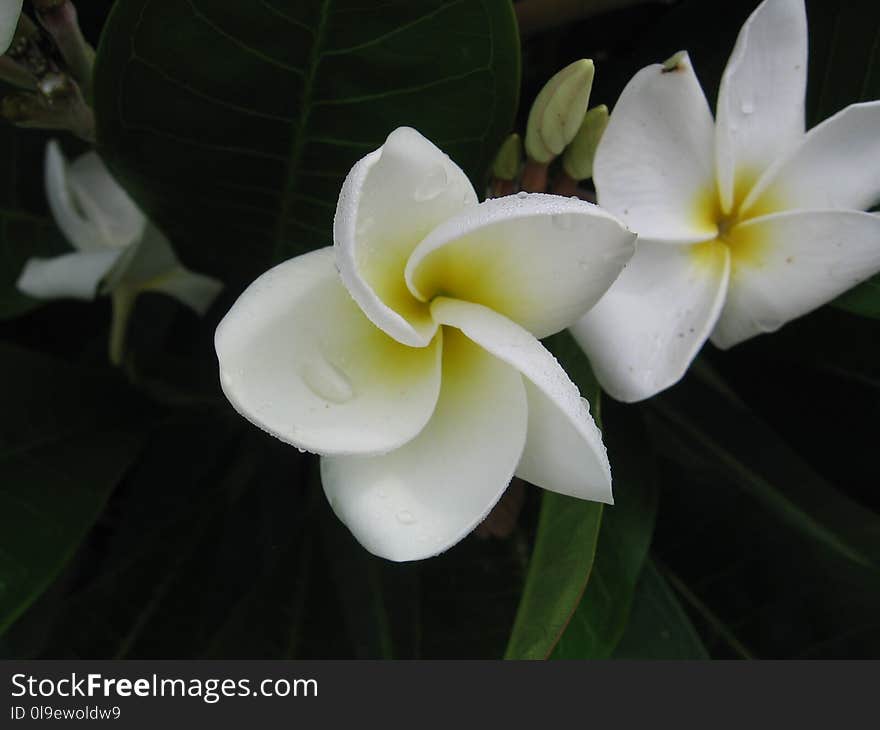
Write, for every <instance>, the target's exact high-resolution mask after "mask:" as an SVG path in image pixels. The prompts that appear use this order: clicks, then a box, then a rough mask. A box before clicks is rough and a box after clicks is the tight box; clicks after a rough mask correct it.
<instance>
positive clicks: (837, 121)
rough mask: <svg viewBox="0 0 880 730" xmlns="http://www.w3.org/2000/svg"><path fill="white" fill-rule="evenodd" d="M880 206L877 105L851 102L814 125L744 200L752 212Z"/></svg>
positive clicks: (879, 116) (879, 119) (879, 108)
mask: <svg viewBox="0 0 880 730" xmlns="http://www.w3.org/2000/svg"><path fill="white" fill-rule="evenodd" d="M878 202H880V101H872V102H868V103H866V104H853V105H852V106H848V107H847V108H846V109H844V110H843V111H840V112H838V113H837V114H835V115H834V116H833V117H829V118H828V119H826V120H825V121H824V122H822V123H821V124H819V125H817V126H816V127H813V129H811V130H810V131H809V132H808V133H807V135H806V136H805V137H804V138H803V141H802V143H801V144H800V146H798V147H797V148H795V149H794V150H793V151H792V152H791V153H790V154H789V155H788V156H786V157H783V158H780V159H779V160H778V162H776V163H775V164H774V165H773V166H772V167H771V168H770V169H768V170H767V172H766V174H765V175H764V176H763V177H762V178H761V181H760V182H759V183H758V185H757V186H756V187H755V189H754V190H753V191H752V192H751V193H750V194H749V197H748V198H747V199H746V202H745V204H744V205H743V209H744V210H746V209H752V210H753V214H754V213H760V212H766V213H769V212H773V211H782V210H795V209H810V208H813V209H829V208H837V209H842V210H867V209H868V208H871V207H873V206H874V205H876V204H877V203H878Z"/></svg>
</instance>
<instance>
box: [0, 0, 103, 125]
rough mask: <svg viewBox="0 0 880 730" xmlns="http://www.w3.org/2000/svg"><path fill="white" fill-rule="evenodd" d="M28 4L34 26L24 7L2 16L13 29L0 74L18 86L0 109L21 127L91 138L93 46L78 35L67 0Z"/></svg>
mask: <svg viewBox="0 0 880 730" xmlns="http://www.w3.org/2000/svg"><path fill="white" fill-rule="evenodd" d="M32 4H33V8H34V11H35V15H36V17H37V19H38V20H39V22H40V25H39V26H38V25H37V24H36V23H34V22H33V21H32V20H31V19H30V18H29V17H28V16H27V15H26V14H25V13H24V12H21V13H20V15H19V16H18V17H17V18H16V17H10V18H6V19H5V20H6V22H7V23H9V24H10V26H11V27H10V28H9V29H8V30H10V31H11V30H12V28H14V35H12V34H11V33H10V35H11V39H10V41H9V47H8V49H7V50H6V52H5V55H3V56H2V57H0V80H2V81H4V82H6V83H7V84H10V85H12V86H13V87H16V89H18V90H17V91H13V92H11V93H9V94H6V96H4V97H3V100H2V103H0V115H2V116H3V117H4V118H5V119H7V120H9V121H10V122H12V123H13V124H16V125H18V126H21V127H34V128H38V129H62V130H67V131H70V132H73V133H74V134H76V135H78V136H79V137H81V138H83V139H85V140H87V141H90V142H93V141H94V137H95V121H94V114H93V112H92V109H91V107H90V105H89V103H88V101H87V99H88V96H89V94H90V93H91V81H92V69H93V67H94V60H95V51H94V49H93V48H92V47H91V46H90V45H89V44H88V42H87V41H86V40H85V38H84V37H83V34H82V31H81V30H80V27H79V21H78V18H77V13H76V8H75V7H74V5H73V3H72V2H70V0H33V2H32ZM16 21H17V26H16V25H14V24H15V23H16Z"/></svg>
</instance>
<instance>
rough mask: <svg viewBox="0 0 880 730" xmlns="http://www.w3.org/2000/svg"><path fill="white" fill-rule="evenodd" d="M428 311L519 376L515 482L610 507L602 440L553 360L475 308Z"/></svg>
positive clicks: (440, 304)
mask: <svg viewBox="0 0 880 730" xmlns="http://www.w3.org/2000/svg"><path fill="white" fill-rule="evenodd" d="M431 311H432V312H433V314H434V316H435V317H436V319H437V321H438V322H442V323H443V324H447V325H451V326H453V327H457V328H458V329H460V330H461V331H462V332H464V334H465V335H467V336H468V337H469V338H470V339H472V340H473V341H474V342H476V343H477V344H478V345H480V347H482V348H484V349H485V350H487V351H488V352H490V353H492V354H493V355H494V356H495V357H497V358H499V359H501V360H503V361H504V362H506V363H508V364H509V365H511V366H513V367H514V368H516V369H517V370H518V371H519V372H520V373H522V375H523V376H524V378H525V385H526V394H527V396H528V404H529V429H528V438H527V439H526V447H525V450H524V452H523V455H522V459H521V460H520V464H519V467H518V468H517V472H516V473H517V476H519V477H522V478H523V479H525V480H527V481H529V482H531V483H532V484H536V485H538V486H539V487H543V488H544V489H550V490H552V491H554V492H559V493H561V494H567V495H570V496H572V497H578V498H580V499H592V500H595V501H598V502H606V503H608V504H611V503H612V501H613V500H612V497H611V468H610V467H609V465H608V457H607V455H606V453H605V446H604V444H603V443H602V434H601V433H600V432H599V429H598V428H597V427H596V424H595V423H594V422H593V419H592V417H591V416H590V407H589V405H588V403H587V402H586V400H584V399H583V398H581V396H580V393H579V392H578V389H577V386H576V385H575V384H574V383H572V382H571V380H570V379H569V377H568V375H566V374H565V371H564V370H563V369H562V366H561V365H560V364H559V363H558V362H557V361H556V358H554V357H553V355H552V354H550V353H549V352H548V351H547V350H546V349H545V348H544V347H543V345H541V343H540V342H538V340H536V339H535V338H534V337H533V336H532V335H531V334H529V333H528V332H527V331H526V330H524V329H522V328H521V327H519V326H518V325H516V324H515V323H513V322H511V321H510V320H509V319H507V318H505V317H502V316H501V315H500V314H498V313H497V312H493V311H492V310H491V309H488V308H486V307H483V306H481V305H479V304H471V303H470V302H462V301H460V300H457V299H446V298H442V297H441V298H438V299H436V300H434V302H433V304H432V305H431Z"/></svg>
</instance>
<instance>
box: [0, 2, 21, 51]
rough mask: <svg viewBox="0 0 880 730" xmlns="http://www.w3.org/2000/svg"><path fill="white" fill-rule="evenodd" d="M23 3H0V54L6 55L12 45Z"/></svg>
mask: <svg viewBox="0 0 880 730" xmlns="http://www.w3.org/2000/svg"><path fill="white" fill-rule="evenodd" d="M23 2H24V0H3V2H2V3H0V53H6V51H8V50H9V46H10V45H12V39H13V38H14V37H15V29H16V28H17V27H18V16H19V15H21V6H22V3H23Z"/></svg>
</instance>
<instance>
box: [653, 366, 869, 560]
mask: <svg viewBox="0 0 880 730" xmlns="http://www.w3.org/2000/svg"><path fill="white" fill-rule="evenodd" d="M697 371H698V372H699V373H700V374H702V376H703V379H702V380H701V379H699V378H697V377H689V378H687V379H685V381H683V382H682V383H681V384H680V385H679V386H677V387H676V388H673V389H671V390H669V391H667V392H666V393H664V394H663V395H661V396H659V397H658V398H656V399H654V400H653V401H652V405H653V406H654V408H656V410H657V412H658V413H659V414H660V415H661V416H662V418H663V419H664V421H665V425H666V429H667V433H671V434H675V435H676V436H677V437H678V439H679V440H680V441H681V442H683V443H686V444H687V445H688V447H689V449H690V450H689V451H688V452H687V453H686V454H683V460H684V462H685V463H688V464H691V463H692V462H693V460H694V458H695V457H694V454H695V452H696V454H697V456H696V458H697V459H702V460H703V461H704V462H706V463H707V464H708V465H709V466H710V467H711V468H712V469H714V470H715V471H716V472H717V473H719V474H721V475H722V476H723V477H724V478H726V479H728V480H730V481H731V482H732V483H734V484H736V485H737V486H738V487H739V488H741V489H743V490H745V491H746V493H747V494H749V495H750V496H751V497H752V498H754V499H757V500H758V501H760V502H761V503H762V504H763V505H764V507H765V508H767V509H769V510H772V511H773V512H774V513H775V514H777V515H778V516H779V518H780V519H782V520H783V521H785V522H786V523H787V524H789V525H791V526H792V527H793V528H794V529H796V530H798V531H801V532H803V533H804V534H805V535H807V536H809V537H810V538H811V539H813V540H816V541H818V542H820V543H822V544H823V545H824V546H825V547H826V548H828V549H829V550H831V551H833V552H835V553H837V554H838V555H840V556H842V557H844V558H846V559H847V560H849V561H851V562H853V563H856V564H858V565H861V566H863V567H867V568H872V569H877V568H878V566H880V516H878V515H876V514H875V513H873V512H871V511H870V510H867V509H865V508H864V507H862V506H860V505H859V504H857V503H856V502H854V501H853V500H851V499H849V498H848V497H847V496H846V495H844V494H842V493H841V492H840V491H838V490H837V489H835V488H834V487H833V486H832V485H830V484H829V483H827V482H826V481H825V480H824V479H823V478H822V477H821V476H820V475H818V474H817V473H816V472H815V471H814V470H813V469H812V468H811V467H810V466H809V465H808V464H807V463H805V462H804V460H803V459H801V458H800V457H799V456H798V455H797V454H796V453H795V452H794V451H793V450H792V449H791V448H790V447H789V446H788V445H787V444H785V442H784V441H782V440H781V439H780V438H779V437H778V436H777V435H776V434H775V433H774V432H773V430H772V429H770V428H769V427H768V426H767V425H766V424H764V423H763V422H762V421H761V420H760V419H759V418H757V417H756V416H755V415H754V414H753V413H752V412H751V411H750V410H749V409H748V408H747V407H746V406H745V404H743V403H742V402H741V401H740V400H739V399H738V398H737V397H736V396H735V395H734V394H733V393H732V392H731V391H729V390H728V389H727V388H726V385H725V384H724V383H723V381H721V380H720V378H718V377H717V375H715V374H714V373H713V372H712V371H710V370H708V368H707V367H706V366H705V365H704V364H701V365H698V366H697Z"/></svg>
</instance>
